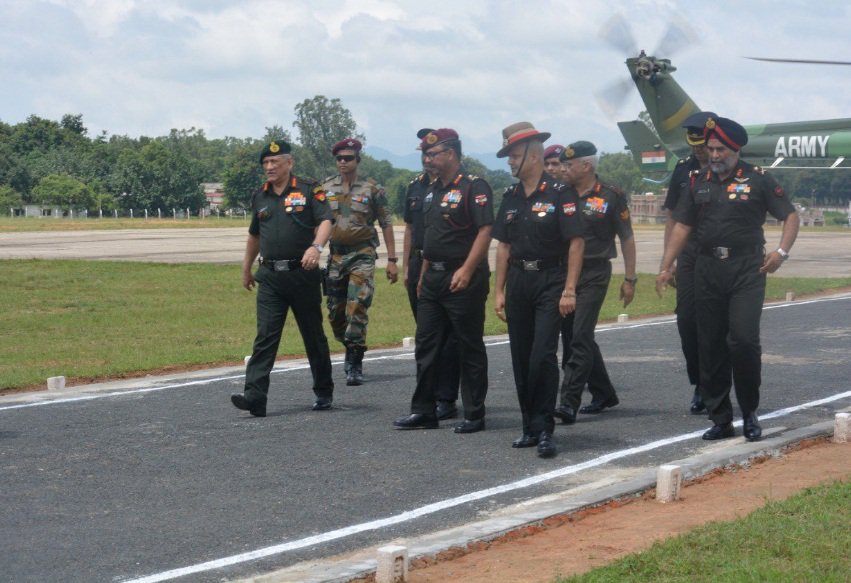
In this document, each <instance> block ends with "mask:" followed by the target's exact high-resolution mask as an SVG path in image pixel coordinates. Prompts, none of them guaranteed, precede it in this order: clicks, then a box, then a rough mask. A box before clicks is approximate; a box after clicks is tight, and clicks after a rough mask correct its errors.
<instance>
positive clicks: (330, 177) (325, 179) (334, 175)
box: [322, 174, 339, 184]
mask: <svg viewBox="0 0 851 583" xmlns="http://www.w3.org/2000/svg"><path fill="white" fill-rule="evenodd" d="M337 176H339V174H332V175H331V176H329V177H328V178H323V179H322V184H325V183H326V182H328V181H329V180H334V179H335V178H337Z"/></svg>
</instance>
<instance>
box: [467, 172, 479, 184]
mask: <svg viewBox="0 0 851 583" xmlns="http://www.w3.org/2000/svg"><path fill="white" fill-rule="evenodd" d="M478 179H479V177H478V176H476V175H475V174H467V180H469V181H470V182H472V181H474V180H478Z"/></svg>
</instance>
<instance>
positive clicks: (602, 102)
mask: <svg viewBox="0 0 851 583" xmlns="http://www.w3.org/2000/svg"><path fill="white" fill-rule="evenodd" d="M631 92H632V79H631V78H630V79H622V80H621V81H617V82H615V83H612V84H611V85H609V86H608V87H606V88H604V89H603V90H601V91H598V92H597V93H595V94H594V97H595V98H596V100H597V104H598V105H599V106H600V109H602V110H603V113H605V114H606V115H607V116H608V117H609V118H610V119H615V118H616V117H617V115H618V112H619V111H620V109H621V107H623V104H624V102H625V101H626V99H627V97H628V96H629V94H630V93H631Z"/></svg>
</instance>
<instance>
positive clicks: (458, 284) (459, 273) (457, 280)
mask: <svg viewBox="0 0 851 583" xmlns="http://www.w3.org/2000/svg"><path fill="white" fill-rule="evenodd" d="M468 285H470V272H469V271H468V270H466V269H464V267H463V266H462V267H459V268H458V269H456V270H455V273H453V274H452V281H451V282H449V291H450V293H455V292H459V291H463V290H465V289H467V286H468Z"/></svg>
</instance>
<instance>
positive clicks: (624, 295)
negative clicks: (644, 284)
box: [620, 281, 635, 308]
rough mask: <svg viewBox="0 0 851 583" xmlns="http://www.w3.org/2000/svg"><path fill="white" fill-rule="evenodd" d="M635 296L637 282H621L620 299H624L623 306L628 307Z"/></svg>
mask: <svg viewBox="0 0 851 583" xmlns="http://www.w3.org/2000/svg"><path fill="white" fill-rule="evenodd" d="M634 297H635V284H634V283H632V282H631V281H624V282H623V283H622V284H621V293H620V299H622V300H623V307H624V308H625V307H627V306H628V305H629V304H631V303H632V298H634Z"/></svg>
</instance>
